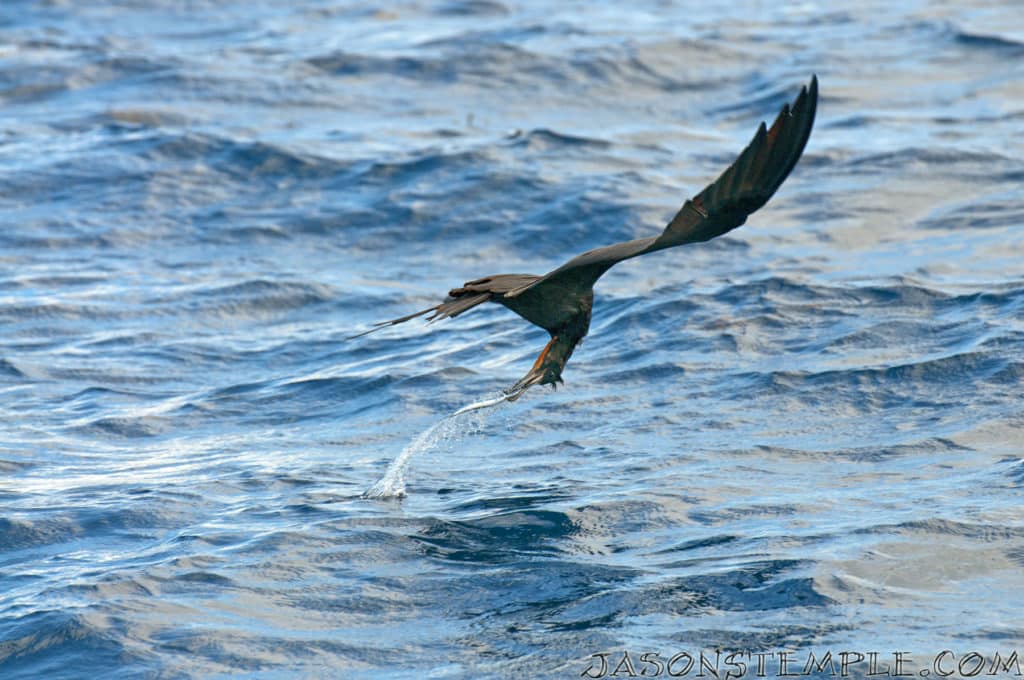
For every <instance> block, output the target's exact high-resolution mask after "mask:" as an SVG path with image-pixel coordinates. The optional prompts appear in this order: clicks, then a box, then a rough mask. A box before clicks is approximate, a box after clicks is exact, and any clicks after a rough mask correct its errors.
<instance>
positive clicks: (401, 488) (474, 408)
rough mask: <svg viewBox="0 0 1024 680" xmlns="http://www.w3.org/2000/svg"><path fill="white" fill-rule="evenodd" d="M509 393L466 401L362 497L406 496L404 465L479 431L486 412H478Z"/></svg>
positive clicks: (401, 455) (409, 448) (393, 463)
mask: <svg viewBox="0 0 1024 680" xmlns="http://www.w3.org/2000/svg"><path fill="white" fill-rule="evenodd" d="M508 396H509V395H507V394H505V393H501V394H498V395H496V396H494V397H491V398H489V399H484V400H482V401H477V402H474V403H472V404H467V405H466V406H463V407H462V408H460V409H459V410H457V411H455V412H454V413H452V414H451V415H448V416H445V417H444V418H443V419H442V420H439V421H438V422H436V423H434V424H433V425H431V426H430V427H429V428H427V429H426V430H424V431H423V432H421V433H420V434H419V435H417V437H416V438H415V439H413V440H412V442H410V443H409V444H408V445H407V446H406V447H405V448H404V449H402V452H401V453H399V454H398V456H397V457H396V458H395V459H394V460H393V461H391V464H390V465H389V466H388V469H387V471H386V472H385V473H384V476H383V477H381V478H380V479H379V480H378V481H377V482H376V483H375V484H374V485H373V486H371V487H370V488H369V489H367V490H366V491H365V492H364V493H363V498H396V497H401V496H404V495H405V468H406V466H407V465H408V463H409V460H410V459H411V458H412V457H413V456H414V455H415V454H417V453H421V452H423V451H428V450H430V449H432V448H434V447H436V446H437V445H438V444H441V443H444V442H456V441H459V440H460V439H462V437H464V436H465V435H467V434H469V433H470V432H474V431H476V430H479V429H480V428H481V427H482V426H483V422H484V418H483V414H481V413H475V412H478V411H481V410H483V409H487V408H491V407H494V406H499V405H501V404H504V403H506V402H507V401H508ZM470 413H475V415H474V416H473V417H467V418H463V417H461V416H466V415H468V414H470Z"/></svg>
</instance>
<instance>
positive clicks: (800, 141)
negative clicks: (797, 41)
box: [352, 77, 818, 399]
mask: <svg viewBox="0 0 1024 680" xmlns="http://www.w3.org/2000/svg"><path fill="white" fill-rule="evenodd" d="M817 103H818V79H817V77H812V78H811V82H810V85H808V86H805V87H803V88H801V90H800V94H799V95H798V96H797V98H796V100H795V101H794V102H793V105H792V107H791V106H790V105H789V104H786V105H785V106H783V107H782V111H781V112H779V115H778V116H777V117H776V118H775V121H774V122H773V123H772V126H771V127H770V128H767V127H766V126H765V124H764V123H761V125H760V127H758V129H757V132H756V133H755V134H754V138H753V139H752V140H751V141H750V143H749V144H748V145H747V147H746V148H745V149H744V150H743V151H742V152H741V153H740V155H739V157H738V158H737V159H736V160H735V161H734V162H733V164H732V165H730V166H729V167H728V169H726V171H725V172H723V173H722V175H721V176H720V177H719V178H718V179H716V180H715V181H714V182H712V183H711V184H709V185H708V186H707V187H705V189H704V190H703V191H701V192H700V193H699V194H697V195H696V196H694V197H693V198H691V199H689V200H688V201H686V202H685V203H684V204H683V207H682V208H680V209H679V212H677V213H676V215H675V217H673V218H672V221H671V222H669V223H668V226H667V227H665V230H664V231H663V232H662V233H661V234H659V235H658V236H650V237H647V238H640V239H635V240H632V241H625V242H623V243H616V244H614V245H610V246H604V247H602V248H597V249H595V250H590V251H588V252H586V253H583V254H582V255H578V256H577V257H574V258H573V259H571V260H569V261H568V262H566V263H565V264H563V265H562V266H561V267H559V268H558V269H555V270H554V271H552V272H549V273H548V274H545V275H544V276H534V275H532V274H497V275H495V276H488V277H485V278H482V279H477V280H475V281H469V282H467V283H465V284H463V286H462V287H461V288H454V289H452V290H451V291H449V292H448V297H447V298H446V299H445V300H444V301H443V302H441V303H440V304H438V305H436V306H434V307H430V308H428V309H424V310H422V311H419V312H416V313H415V314H410V315H408V316H403V317H401V318H398V319H393V320H391V321H385V322H382V323H379V324H377V325H376V326H375V327H374V328H372V329H371V330H369V331H366V332H365V333H360V334H359V335H366V333H372V332H373V331H376V330H379V329H381V328H384V327H386V326H393V325H395V324H398V323H402V322H404V321H408V320H409V319H414V318H416V317H418V316H422V315H424V314H430V317H429V319H428V320H429V321H435V320H437V319H444V318H447V317H455V316H458V315H459V314H462V313H463V312H465V311H467V310H469V309H472V308H473V307H476V306H477V305H479V304H481V303H484V302H496V303H498V304H500V305H504V306H505V307H508V308H509V309H511V310H512V311H513V312H515V313H516V314H518V315H519V316H521V317H523V318H524V319H526V320H527V321H529V322H530V323H532V324H535V325H537V326H540V327H541V328H543V329H544V330H546V331H547V332H548V333H550V334H551V341H550V342H548V344H547V346H546V347H545V348H544V350H543V351H542V352H541V353H540V356H539V357H537V361H536V363H534V365H533V368H531V369H530V372H529V373H527V374H526V375H525V376H524V377H523V378H522V380H520V381H519V382H517V383H516V384H515V385H513V386H512V387H511V388H509V390H508V391H507V394H508V398H509V399H515V398H517V397H518V396H519V395H520V394H522V392H523V391H524V390H526V389H527V388H528V387H530V386H531V385H536V384H542V385H543V384H552V385H554V384H556V383H557V382H561V379H562V378H561V376H562V369H563V368H564V367H565V363H566V362H567V361H568V360H569V357H570V356H572V352H573V350H574V349H575V348H576V345H577V344H579V342H580V340H582V339H583V336H585V335H586V334H587V330H588V329H589V328H590V312H591V308H592V307H593V303H594V283H596V282H597V280H598V279H599V278H601V275H602V274H604V273H605V272H606V271H608V270H609V269H610V268H611V267H612V266H614V265H615V264H617V263H619V262H622V261H623V260H628V259H630V258H632V257H636V256H637V255H643V254H645V253H652V252H654V251H656V250H662V249H663V248H672V247H675V246H681V245H684V244H687V243H696V242H699V241H707V240H710V239H713V238H715V237H716V236H721V235H722V234H724V233H726V232H728V231H731V230H733V229H735V228H736V227H738V226H740V225H741V224H743V223H744V222H746V220H747V217H748V216H749V215H750V214H751V213H753V212H754V211H756V210H757V209H758V208H760V207H761V206H763V205H764V204H765V203H767V202H768V199H769V198H771V197H772V195H773V194H774V193H775V191H776V190H777V189H778V188H779V186H780V185H781V184H782V182H783V180H785V179H786V177H787V176H788V175H789V173H790V171H791V170H792V169H793V167H794V166H795V165H796V163H797V161H798V160H799V159H800V154H801V153H802V152H803V150H804V146H805V145H806V144H807V139H808V137H810V134H811V127H812V126H813V125H814V113H815V109H816V107H817ZM359 335H356V336H352V337H359Z"/></svg>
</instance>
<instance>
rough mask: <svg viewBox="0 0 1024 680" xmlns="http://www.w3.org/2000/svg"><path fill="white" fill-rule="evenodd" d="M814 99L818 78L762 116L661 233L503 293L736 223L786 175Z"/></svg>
mask: <svg viewBox="0 0 1024 680" xmlns="http://www.w3.org/2000/svg"><path fill="white" fill-rule="evenodd" d="M817 104H818V78H817V76H812V77H811V82H810V84H809V85H805V86H804V87H802V88H801V89H800V94H799V95H798V96H797V98H796V100H795V101H794V102H793V105H792V106H790V105H789V104H786V105H785V106H783V107H782V111H780V112H779V115H778V117H776V118H775V121H774V122H773V123H772V126H771V127H770V128H766V126H765V124H764V123H763V122H762V123H761V125H760V127H758V128H757V132H756V133H754V138H753V139H752V140H751V141H750V143H749V144H748V145H747V148H745V149H743V151H742V152H741V153H740V155H739V157H738V158H737V159H736V160H735V161H733V164H732V165H730V166H729V167H728V169H726V171H725V172H723V173H722V175H721V176H720V177H719V178H718V179H716V180H715V181H714V182H712V183H711V184H709V185H708V186H707V187H705V188H704V190H703V191H701V192H700V193H699V194H697V195H696V196H694V197H693V198H691V199H689V200H688V201H686V203H684V204H683V207H682V208H680V209H679V212H678V213H676V216H675V217H673V218H672V221H671V222H669V223H668V226H667V227H665V230H664V231H663V232H662V233H661V234H660V235H659V236H651V237H649V238H641V239H636V240H633V241H625V242H623V243H616V244H614V245H610V246H605V247H603V248H597V249H595V250H591V251H588V252H586V253H583V254H582V255H579V256H577V257H574V258H573V259H571V260H569V261H568V262H566V263H565V264H564V265H562V266H561V267H559V268H558V269H555V270H554V271H552V272H550V273H549V274H547V275H545V276H543V277H541V278H540V279H538V280H536V281H533V282H531V283H529V284H527V285H524V286H521V287H519V288H516V289H514V290H511V291H509V292H508V293H506V294H505V296H506V297H516V296H518V295H520V294H522V293H524V292H525V291H527V290H530V289H535V290H536V289H538V288H548V287H549V286H555V287H559V288H568V289H573V290H586V289H589V288H590V287H592V286H593V285H594V283H595V282H596V281H597V280H598V279H599V278H600V277H601V275H602V274H604V273H605V272H606V271H608V270H609V269H610V268H611V267H612V266H613V265H614V264H616V263H618V262H621V261H623V260H627V259H629V258H631V257H636V256H637V255H643V254H644V253H650V252H654V251H656V250H661V249H663V248H672V247H674V246H681V245H683V244H686V243H695V242H698V241H707V240H710V239H713V238H715V237H716V236H721V235H722V234H724V233H726V232H728V231H731V230H732V229H735V228H736V227H738V226H740V225H741V224H743V223H744V222H746V220H747V217H748V216H749V215H750V214H751V213H753V212H754V211H755V210H757V209H758V208H760V207H761V206H763V205H764V204H765V203H767V202H768V199H769V198H771V197H772V194H774V193H775V191H776V190H777V189H778V188H779V186H780V185H781V184H782V182H783V180H785V179H786V177H787V176H788V175H789V173H790V171H791V170H792V169H793V166H795V165H796V162H797V161H798V160H799V159H800V154H801V153H802V152H803V150H804V146H805V145H806V144H807V139H808V137H810V135H811V127H812V126H813V125H814V113H815V110H816V109H817Z"/></svg>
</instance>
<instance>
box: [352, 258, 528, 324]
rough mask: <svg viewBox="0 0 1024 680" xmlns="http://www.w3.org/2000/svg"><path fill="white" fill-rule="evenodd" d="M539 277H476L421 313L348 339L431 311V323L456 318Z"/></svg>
mask: <svg viewBox="0 0 1024 680" xmlns="http://www.w3.org/2000/svg"><path fill="white" fill-rule="evenodd" d="M539 278H540V277H539V276H536V275H534V274H498V275H496V276H485V277H484V278H482V279H476V280H475V281H467V282H466V283H464V284H462V286H461V287H460V288H453V289H452V290H450V291H448V297H446V298H445V299H444V300H443V301H442V302H441V303H440V304H437V305H434V306H433V307H427V308H426V309H421V310H420V311H418V312H413V313H412V314H408V315H406V316H401V317H398V318H397V319H391V320H390V321H381V322H380V323H375V324H373V327H372V328H370V330H368V331H363V332H362V333H356V334H355V335H350V336H348V337H347V338H346V339H347V340H352V339H353V338H361V337H362V336H364V335H369V334H370V333H375V332H377V331H379V330H381V329H384V328H387V327H388V326H394V325H397V324H400V323H405V322H406V321H409V320H410V319H415V318H416V317H418V316H423V315H424V314H430V316H428V317H427V321H428V322H431V321H438V320H439V319H449V318H454V317H456V316H458V315H459V314H462V313H463V312H465V311H468V310H470V309H473V308H474V307H476V306H477V305H480V304H483V303H484V302H487V301H488V300H490V299H491V298H492V297H493V296H495V295H499V296H500V295H504V294H505V293H507V292H508V291H510V290H512V289H514V288H521V287H523V286H525V285H528V284H529V283H530V282H532V281H536V280H537V279H539Z"/></svg>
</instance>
